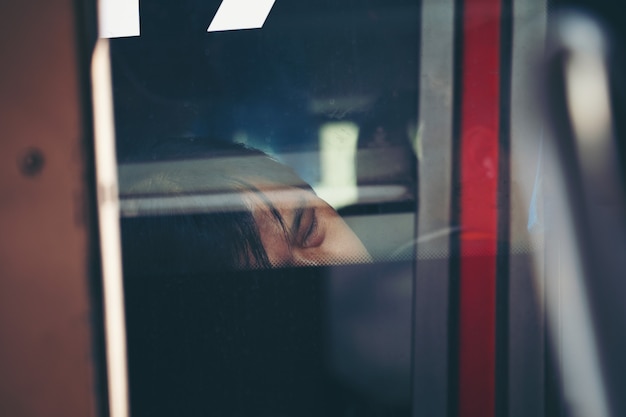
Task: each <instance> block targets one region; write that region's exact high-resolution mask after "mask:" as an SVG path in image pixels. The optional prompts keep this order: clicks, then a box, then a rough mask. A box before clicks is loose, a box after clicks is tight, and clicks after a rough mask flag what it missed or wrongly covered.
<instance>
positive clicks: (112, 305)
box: [91, 39, 129, 417]
mask: <svg viewBox="0 0 626 417" xmlns="http://www.w3.org/2000/svg"><path fill="white" fill-rule="evenodd" d="M91 77H92V78H91V82H92V90H93V109H94V132H95V133H94V135H95V153H96V156H95V157H96V183H97V187H98V188H97V198H98V224H99V228H100V254H101V263H102V285H103V298H104V300H103V302H104V326H105V343H106V360H107V375H108V391H109V413H110V414H109V415H110V417H128V415H129V411H128V375H127V365H126V325H125V314H124V290H123V283H122V255H121V244H120V223H119V201H118V186H117V166H116V157H115V126H114V119H113V97H112V85H111V62H110V55H109V41H108V40H107V39H99V40H98V42H97V43H96V47H95V49H94V53H93V58H92V62H91Z"/></svg>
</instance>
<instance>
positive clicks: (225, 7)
mask: <svg viewBox="0 0 626 417" xmlns="http://www.w3.org/2000/svg"><path fill="white" fill-rule="evenodd" d="M274 1H275V0H223V1H222V4H220V7H219V9H217V13H216V14H215V17H214V18H213V20H212V21H211V24H210V25H209V28H208V29H207V32H219V31H224V30H240V29H260V28H262V27H263V24H264V23H265V19H267V16H268V15H269V14H270V11H271V10H272V6H273V5H274Z"/></svg>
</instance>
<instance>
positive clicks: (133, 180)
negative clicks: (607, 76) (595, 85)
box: [103, 0, 580, 417]
mask: <svg viewBox="0 0 626 417" xmlns="http://www.w3.org/2000/svg"><path fill="white" fill-rule="evenodd" d="M253 3H254V6H253ZM551 4H552V3H551V2H550V1H548V0H512V1H504V0H463V1H453V0H422V1H421V2H417V1H409V0H392V1H378V0H370V1H363V2H353V1H349V0H334V1H321V2H320V1H308V0H301V1H297V2H282V1H277V2H272V1H268V2H265V1H263V2H261V1H259V2H247V1H244V0H237V1H236V0H223V1H221V2H220V1H217V0H208V1H199V0H184V1H180V2H176V3H175V4H166V2H163V1H160V0H145V1H142V2H141V4H140V5H139V6H138V11H139V15H138V17H137V19H138V22H139V24H138V27H135V26H133V31H136V32H138V33H135V32H133V35H132V36H130V35H128V34H127V35H126V36H128V37H122V35H117V36H116V35H112V34H111V33H112V32H111V33H109V32H103V35H105V36H107V37H110V38H111V39H110V40H109V45H110V59H111V69H112V91H113V108H114V116H115V134H116V143H115V144H116V152H117V162H118V166H117V168H118V171H117V172H118V178H119V203H120V224H121V242H122V258H123V260H122V264H123V272H124V291H125V308H126V316H125V317H126V327H127V338H128V345H127V348H128V370H129V377H128V378H129V379H128V380H129V387H130V408H131V411H132V414H133V415H136V416H143V415H145V416H157V415H180V414H184V415H221V416H239V415H255V416H280V415H284V416H309V415H311V416H313V415H328V416H349V415H361V416H408V415H429V416H456V415H459V416H463V417H473V416H486V417H489V416H495V415H510V416H518V415H519V416H527V415H533V416H545V415H553V414H558V413H561V412H564V411H563V410H565V409H566V408H567V407H568V404H566V402H565V400H564V398H563V396H562V392H561V391H560V390H561V381H560V380H559V375H560V374H559V372H562V371H563V370H562V369H561V368H560V366H561V365H562V359H563V358H568V357H571V356H572V355H575V354H576V352H578V351H577V349H576V347H573V345H568V344H567V343H563V340H569V339H567V337H565V338H564V339H562V338H561V336H563V335H565V336H567V335H571V334H573V333H575V332H576V330H577V329H580V327H577V326H576V325H574V326H572V323H573V322H572V321H571V320H570V318H568V317H560V316H559V314H560V313H559V312H562V311H569V310H567V305H566V304H567V303H568V302H569V301H568V300H565V301H564V304H559V303H561V300H560V298H559V297H560V294H561V293H560V291H561V290H562V289H563V288H569V287H567V286H562V285H561V284H563V283H568V282H569V281H567V280H566V278H565V275H567V271H568V270H567V269H564V268H563V267H562V265H561V264H559V259H562V255H563V247H564V246H563V245H562V244H563V241H564V240H567V239H565V238H564V236H566V235H563V234H560V233H556V232H555V230H556V229H560V228H561V223H560V222H558V221H557V219H558V218H559V210H560V209H559V210H557V209H555V208H557V207H558V208H561V209H562V208H563V205H562V200H563V199H564V197H563V195H562V194H560V193H559V191H558V190H559V189H560V188H561V186H560V185H559V183H558V181H557V179H558V175H557V174H556V171H555V168H554V167H555V165H556V162H554V161H555V160H556V156H555V155H554V153H553V151H552V150H551V147H550V146H548V145H546V144H547V143H550V142H551V141H552V140H553V139H552V136H551V135H552V133H551V130H550V128H549V126H547V124H546V123H545V121H546V119H545V115H544V114H542V110H541V107H540V106H539V105H538V104H537V103H538V100H537V92H538V90H539V89H540V87H539V81H538V78H540V77H538V76H537V72H536V68H538V67H539V66H540V64H541V62H542V60H543V59H544V58H543V57H544V56H545V52H546V51H545V50H544V45H545V44H546V39H547V38H548V37H549V33H550V30H549V29H550V27H551V25H552V24H553V22H554V21H555V20H554V19H555V18H554V16H552V15H551V14H550V13H548V11H549V10H550V7H551ZM235 5H238V7H235ZM572 269H574V270H575V269H576V268H575V267H573V266H571V265H570V271H571V270H572ZM555 300H556V301H555ZM570 307H571V306H570ZM561 308H563V309H561ZM574 310H575V309H574ZM554 311H556V312H557V313H555V314H552V312H554ZM553 317H559V318H558V320H556V321H555V320H553ZM568 332H570V333H568Z"/></svg>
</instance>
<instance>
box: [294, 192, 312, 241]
mask: <svg viewBox="0 0 626 417" xmlns="http://www.w3.org/2000/svg"><path fill="white" fill-rule="evenodd" d="M299 200H300V201H299V203H298V207H297V208H296V209H295V210H294V216H293V221H292V222H291V236H292V238H293V239H295V237H296V234H297V233H298V230H300V226H301V224H302V218H303V217H304V214H305V213H306V211H307V210H313V208H312V207H309V206H307V204H306V201H307V200H306V199H305V198H304V197H300V199H299Z"/></svg>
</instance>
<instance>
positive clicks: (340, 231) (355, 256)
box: [322, 216, 372, 263]
mask: <svg viewBox="0 0 626 417" xmlns="http://www.w3.org/2000/svg"><path fill="white" fill-rule="evenodd" d="M330 223H331V224H332V226H331V227H329V229H328V235H327V239H326V240H325V241H324V245H322V246H326V248H325V249H326V250H327V252H328V253H329V255H331V257H332V260H333V261H335V262H339V263H341V262H347V263H354V262H356V263H360V262H371V260H372V258H371V256H370V254H369V253H368V252H367V250H366V249H365V246H363V243H361V240H360V239H359V238H358V237H357V236H356V235H355V234H354V232H353V231H352V229H350V227H348V225H347V224H346V223H345V222H344V221H343V220H342V219H341V217H339V216H336V217H335V218H334V219H333V220H332V221H331V222H330Z"/></svg>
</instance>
